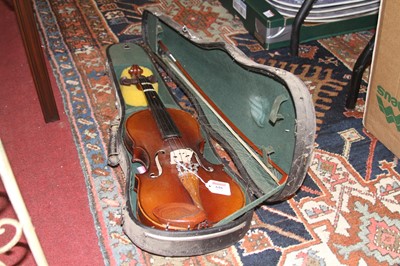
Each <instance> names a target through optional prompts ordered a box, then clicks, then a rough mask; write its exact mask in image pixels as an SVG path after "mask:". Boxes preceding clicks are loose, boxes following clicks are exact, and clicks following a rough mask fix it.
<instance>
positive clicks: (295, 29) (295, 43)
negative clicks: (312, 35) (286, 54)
mask: <svg viewBox="0 0 400 266" xmlns="http://www.w3.org/2000/svg"><path fill="white" fill-rule="evenodd" d="M315 1H317V0H305V1H304V2H303V4H302V5H301V7H300V9H299V11H298V12H297V14H296V17H295V18H294V20H293V24H292V32H291V35H290V52H291V54H292V55H293V56H297V55H298V54H299V42H300V30H301V26H302V25H303V22H304V20H305V19H306V17H307V16H308V14H309V13H310V10H311V9H312V7H313V5H314V2H315Z"/></svg>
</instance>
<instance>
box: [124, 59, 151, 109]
mask: <svg viewBox="0 0 400 266" xmlns="http://www.w3.org/2000/svg"><path fill="white" fill-rule="evenodd" d="M137 74H139V75H140V76H144V77H146V78H147V79H148V80H149V81H150V82H151V83H152V85H153V88H154V89H155V91H156V92H158V83H157V82H156V81H157V79H156V78H155V76H154V75H153V72H152V71H151V70H150V69H149V68H147V67H143V66H140V67H137V66H136V67H135V66H131V67H127V68H125V69H124V70H123V71H122V73H121V76H120V79H119V85H120V90H121V93H122V97H123V99H124V101H125V103H126V104H127V105H130V106H135V107H141V106H147V101H146V97H145V95H144V93H143V91H141V90H140V89H139V87H138V86H137V85H136V84H137V83H138V81H137V78H136V77H135V75H137Z"/></svg>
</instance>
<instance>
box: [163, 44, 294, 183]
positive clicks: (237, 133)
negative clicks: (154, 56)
mask: <svg viewBox="0 0 400 266" xmlns="http://www.w3.org/2000/svg"><path fill="white" fill-rule="evenodd" d="M158 45H159V48H160V50H161V51H162V52H163V53H164V54H165V55H166V56H167V57H168V58H169V59H170V60H171V61H172V63H173V64H174V65H175V66H176V68H177V69H178V70H179V71H180V73H181V74H182V75H183V77H184V78H185V79H186V81H187V82H186V84H189V85H190V86H191V87H192V90H193V91H194V92H195V93H196V94H197V96H198V97H199V98H200V99H201V100H202V101H203V102H204V103H205V104H206V105H207V107H208V108H210V110H211V111H212V112H213V113H214V114H215V115H216V116H217V118H218V119H219V120H220V121H221V122H222V123H223V124H224V125H225V127H226V128H227V129H228V130H229V131H230V132H231V134H232V135H233V136H234V137H235V138H236V139H237V140H238V141H239V142H240V144H241V145H242V146H243V147H244V148H245V149H246V150H247V151H248V152H249V153H250V154H251V155H252V157H253V158H254V159H255V160H256V161H257V163H258V164H259V165H260V166H261V167H262V168H263V169H264V170H265V171H266V172H267V173H268V174H269V175H270V176H271V177H272V179H273V180H274V181H275V182H276V183H277V184H279V185H282V184H283V183H284V182H286V180H287V177H288V175H287V173H286V172H285V171H283V169H281V168H280V167H279V166H278V165H277V164H276V163H275V162H273V161H272V160H271V158H269V156H267V159H268V163H269V164H271V165H272V166H273V167H274V168H275V169H276V170H278V172H279V173H280V174H281V175H282V178H281V179H280V180H279V179H278V178H277V177H276V175H275V174H274V173H273V172H272V171H271V169H270V168H268V166H267V165H266V164H265V163H264V162H263V161H262V160H261V159H260V157H259V156H257V154H256V153H255V152H257V153H258V154H259V155H260V156H264V154H263V152H262V150H261V149H260V148H258V147H257V146H256V145H255V144H254V143H253V142H252V141H251V140H250V139H249V138H248V137H247V136H246V135H245V134H243V132H242V131H241V130H240V129H239V128H238V127H237V126H236V125H235V124H233V123H232V121H230V120H229V118H228V117H226V115H225V114H224V113H223V112H222V111H221V109H219V107H218V106H217V105H216V104H215V103H214V102H213V101H212V100H211V99H210V98H209V97H208V96H207V94H205V92H204V91H203V90H202V89H201V88H200V86H199V85H198V84H197V83H196V82H195V81H194V79H193V78H192V77H191V76H190V74H189V73H188V72H187V71H186V70H185V68H184V67H183V66H182V64H181V63H180V62H179V61H178V60H177V59H176V58H175V57H174V56H173V55H172V53H171V52H170V51H169V49H168V48H167V46H166V45H165V44H164V43H163V42H162V41H161V40H159V41H158ZM178 74H179V72H178Z"/></svg>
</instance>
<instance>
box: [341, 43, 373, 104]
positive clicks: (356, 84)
mask: <svg viewBox="0 0 400 266" xmlns="http://www.w3.org/2000/svg"><path fill="white" fill-rule="evenodd" d="M374 46H375V35H374V36H372V38H371V40H369V42H368V44H367V46H366V47H365V48H364V50H363V51H362V53H361V54H360V56H359V57H358V59H357V61H356V63H355V64H354V68H353V74H352V76H351V81H350V87H349V91H348V93H347V99H346V108H347V109H353V108H354V107H355V106H356V102H357V98H358V93H359V91H360V85H361V80H362V76H363V73H364V71H365V68H366V67H367V66H368V65H370V64H371V61H372V53H373V51H374Z"/></svg>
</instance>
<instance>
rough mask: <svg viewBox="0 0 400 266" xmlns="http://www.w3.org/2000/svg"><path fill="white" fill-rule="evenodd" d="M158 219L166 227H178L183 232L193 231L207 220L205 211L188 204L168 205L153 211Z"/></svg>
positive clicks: (175, 203) (176, 203)
mask: <svg viewBox="0 0 400 266" xmlns="http://www.w3.org/2000/svg"><path fill="white" fill-rule="evenodd" d="M153 214H154V215H155V216H156V217H157V219H158V220H159V221H160V222H161V223H163V224H165V225H166V227H177V228H181V229H183V230H188V229H193V228H195V227H196V226H197V225H199V224H200V223H202V222H204V221H205V220H206V218H207V217H206V214H205V212H204V210H202V209H199V208H198V207H196V206H195V205H192V204H188V203H180V202H174V203H166V204H162V205H159V206H157V207H156V208H154V210H153Z"/></svg>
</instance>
